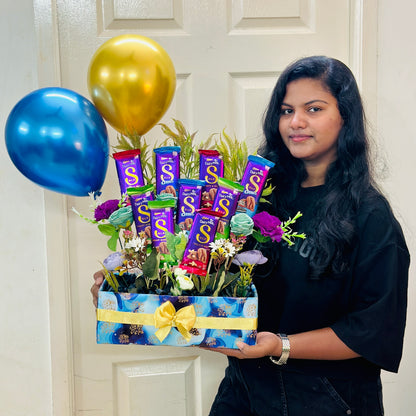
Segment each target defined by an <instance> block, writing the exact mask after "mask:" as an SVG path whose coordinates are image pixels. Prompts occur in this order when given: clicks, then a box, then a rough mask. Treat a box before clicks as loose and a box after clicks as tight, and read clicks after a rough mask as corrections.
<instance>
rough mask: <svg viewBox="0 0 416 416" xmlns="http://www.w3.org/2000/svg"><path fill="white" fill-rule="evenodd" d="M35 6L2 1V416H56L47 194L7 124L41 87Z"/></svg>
mask: <svg viewBox="0 0 416 416" xmlns="http://www.w3.org/2000/svg"><path fill="white" fill-rule="evenodd" d="M32 9H33V6H32V0H18V1H16V0H1V2H0V53H1V58H0V92H1V95H0V97H1V98H0V129H1V130H0V131H1V140H0V195H1V204H0V253H1V257H0V258H1V273H0V334H1V335H0V373H1V381H0V415H2V416H27V415H31V416H48V415H51V414H52V410H51V408H52V405H51V385H50V384H51V383H50V378H51V377H50V348H49V345H50V340H49V312H48V285H47V274H46V256H45V231H44V204H43V190H42V189H41V188H40V187H36V186H33V184H32V183H31V182H29V181H28V180H27V179H26V178H24V177H23V176H22V175H21V174H20V173H19V172H18V171H17V169H16V168H15V167H14V166H13V164H12V162H11V161H10V159H9V157H8V154H7V152H6V146H5V142H4V139H3V137H4V134H3V132H4V126H5V122H6V119H7V116H8V114H9V113H10V111H11V109H12V107H13V106H14V105H15V104H16V103H17V102H18V101H19V100H20V99H21V98H22V97H23V96H25V95H26V94H27V93H29V92H31V91H33V90H34V89H36V88H37V73H36V67H37V64H36V59H37V51H36V43H35V42H36V35H35V28H34V18H33V10H32Z"/></svg>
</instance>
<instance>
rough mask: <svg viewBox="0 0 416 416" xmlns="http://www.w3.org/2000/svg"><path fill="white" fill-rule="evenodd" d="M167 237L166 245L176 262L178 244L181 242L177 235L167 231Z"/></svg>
mask: <svg viewBox="0 0 416 416" xmlns="http://www.w3.org/2000/svg"><path fill="white" fill-rule="evenodd" d="M165 237H166V245H167V247H168V250H169V253H170V254H171V255H172V257H173V259H174V260H177V258H176V254H175V253H176V244H177V243H178V242H179V241H180V239H179V237H177V236H175V234H172V233H170V232H169V231H165Z"/></svg>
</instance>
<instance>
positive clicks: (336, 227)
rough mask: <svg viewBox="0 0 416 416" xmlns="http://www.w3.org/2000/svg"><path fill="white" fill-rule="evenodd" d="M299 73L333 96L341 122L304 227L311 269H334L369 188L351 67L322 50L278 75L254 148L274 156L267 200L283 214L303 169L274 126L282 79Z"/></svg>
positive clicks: (342, 265)
mask: <svg viewBox="0 0 416 416" xmlns="http://www.w3.org/2000/svg"><path fill="white" fill-rule="evenodd" d="M302 78H312V79H316V80H319V81H321V82H322V85H323V87H324V88H327V89H328V91H329V92H330V93H331V94H332V95H333V96H334V97H335V99H336V100H337V104H338V110H339V112H340V115H341V117H342V119H343V126H342V128H341V131H340V133H339V136H338V141H337V158H336V160H335V161H334V162H333V163H332V164H331V165H330V166H329V168H328V170H327V173H326V178H325V189H326V192H325V196H324V197H323V198H322V199H321V200H320V201H319V206H318V207H317V212H316V216H315V220H314V221H315V223H314V224H312V226H311V227H310V230H309V231H308V237H309V238H311V240H312V241H313V244H314V246H315V247H316V249H317V250H316V252H317V253H318V255H316V256H314V257H313V258H311V259H310V266H311V268H312V272H313V275H315V276H320V275H323V274H325V273H326V272H335V273H340V272H343V271H345V270H346V269H347V267H348V262H347V255H348V252H349V249H350V248H351V244H352V240H353V237H354V234H355V217H356V213H357V209H358V206H359V205H360V201H361V200H362V198H363V197H364V196H369V195H370V194H372V193H375V188H374V181H373V179H372V175H371V171H370V163H369V156H368V148H369V145H368V138H367V134H366V128H365V115H364V109H363V104H362V100H361V96H360V93H359V90H358V86H357V83H356V81H355V78H354V75H353V74H352V72H351V70H350V69H349V68H348V67H347V66H346V65H345V64H343V63H342V62H340V61H339V60H337V59H333V58H328V57H325V56H311V57H307V58H302V59H299V60H297V61H295V62H294V63H292V64H291V65H289V66H288V67H287V68H286V69H285V70H284V71H283V72H282V74H281V75H280V77H279V79H278V81H277V83H276V86H275V88H274V90H273V93H272V96H271V99H270V103H269V106H268V108H267V110H266V113H265V116H264V121H263V131H264V137H265V141H264V143H263V146H262V147H261V149H260V151H259V153H260V154H261V155H262V156H264V157H265V158H267V159H269V160H271V161H273V162H275V164H276V165H275V167H274V168H273V170H272V171H271V172H270V176H271V178H272V182H273V184H274V185H276V189H277V190H276V193H275V195H274V198H273V206H274V209H275V211H276V213H277V214H279V215H283V216H285V215H287V214H288V213H289V212H290V206H291V202H292V201H293V199H294V198H295V197H296V194H297V192H298V190H299V187H300V185H301V183H302V181H303V180H305V179H306V177H307V174H306V170H305V167H304V164H303V162H302V161H301V160H300V159H296V158H294V157H293V156H292V155H291V154H290V152H289V150H288V149H287V148H286V146H285V144H284V142H283V140H282V137H281V135H280V132H279V119H280V114H281V105H282V102H283V99H284V97H285V95H286V87H287V85H288V84H289V83H290V82H292V81H295V80H298V79H302Z"/></svg>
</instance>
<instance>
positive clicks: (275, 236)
mask: <svg viewBox="0 0 416 416" xmlns="http://www.w3.org/2000/svg"><path fill="white" fill-rule="evenodd" d="M253 221H254V226H255V227H257V228H258V229H259V230H260V232H261V233H262V234H263V235H264V236H266V237H270V238H271V239H272V240H273V241H277V242H279V241H280V240H281V239H282V235H283V230H282V227H281V226H280V225H281V224H282V222H281V221H280V220H279V218H277V217H275V216H273V215H270V214H269V213H268V212H266V211H262V212H259V213H258V214H256V215H254V217H253Z"/></svg>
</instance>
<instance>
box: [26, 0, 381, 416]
mask: <svg viewBox="0 0 416 416" xmlns="http://www.w3.org/2000/svg"><path fill="white" fill-rule="evenodd" d="M350 5H351V8H350V10H351V13H350V52H349V55H350V56H349V66H350V68H351V69H352V71H353V73H354V75H355V76H356V79H357V83H358V85H359V87H360V89H361V91H362V95H363V98H364V102H365V107H366V110H367V118H368V119H369V120H370V123H372V124H375V121H376V120H377V118H376V116H377V96H376V92H377V90H376V86H377V27H378V20H377V16H378V13H377V10H378V0H350ZM33 7H34V16H35V28H36V35H37V42H38V51H37V52H38V59H37V62H38V68H37V69H38V85H39V88H43V87H47V86H51V85H54V86H60V85H61V79H60V59H59V31H58V19H57V12H56V10H57V6H56V0H33ZM44 203H45V223H46V228H45V236H46V253H47V258H46V261H47V273H48V291H49V323H50V349H51V385H52V409H53V410H52V414H53V415H56V416H58V415H59V416H73V415H74V414H75V396H74V377H75V376H74V365H73V352H72V345H73V337H72V313H71V285H70V272H69V250H68V216H67V208H66V207H67V204H66V196H64V195H60V194H56V193H53V192H50V191H46V190H45V191H44ZM91 284H92V279H91Z"/></svg>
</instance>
